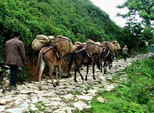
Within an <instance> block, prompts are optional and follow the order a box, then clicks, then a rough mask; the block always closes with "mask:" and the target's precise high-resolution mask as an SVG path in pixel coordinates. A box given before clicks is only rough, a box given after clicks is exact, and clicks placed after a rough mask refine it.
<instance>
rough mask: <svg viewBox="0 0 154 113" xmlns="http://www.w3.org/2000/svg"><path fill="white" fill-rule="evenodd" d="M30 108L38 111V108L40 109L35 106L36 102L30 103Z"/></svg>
mask: <svg viewBox="0 0 154 113" xmlns="http://www.w3.org/2000/svg"><path fill="white" fill-rule="evenodd" d="M30 109H31V110H32V111H37V110H38V109H37V108H36V107H35V105H34V104H30Z"/></svg>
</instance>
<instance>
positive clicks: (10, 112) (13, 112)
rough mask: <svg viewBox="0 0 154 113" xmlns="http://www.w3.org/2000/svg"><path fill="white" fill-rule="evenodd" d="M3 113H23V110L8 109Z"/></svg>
mask: <svg viewBox="0 0 154 113" xmlns="http://www.w3.org/2000/svg"><path fill="white" fill-rule="evenodd" d="M4 112H5V113H23V112H25V111H24V110H23V108H10V109H7V110H5V111H4Z"/></svg>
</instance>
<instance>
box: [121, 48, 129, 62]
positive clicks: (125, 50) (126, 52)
mask: <svg viewBox="0 0 154 113" xmlns="http://www.w3.org/2000/svg"><path fill="white" fill-rule="evenodd" d="M122 53H123V56H124V61H126V58H127V54H128V48H127V45H125V46H124V47H123V49H122Z"/></svg>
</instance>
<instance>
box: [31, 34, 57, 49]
mask: <svg viewBox="0 0 154 113" xmlns="http://www.w3.org/2000/svg"><path fill="white" fill-rule="evenodd" d="M53 39H54V36H48V37H47V36H45V35H37V36H36V38H35V39H34V40H33V42H32V49H33V50H36V51H39V50H40V49H41V48H42V47H44V46H46V45H47V44H48V43H49V42H50V41H51V40H53Z"/></svg>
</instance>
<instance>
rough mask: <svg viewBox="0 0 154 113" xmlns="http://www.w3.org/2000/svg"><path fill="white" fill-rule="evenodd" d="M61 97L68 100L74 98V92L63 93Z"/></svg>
mask: <svg viewBox="0 0 154 113" xmlns="http://www.w3.org/2000/svg"><path fill="white" fill-rule="evenodd" d="M61 97H63V98H64V99H66V100H73V99H74V95H72V94H67V95H63V96H61Z"/></svg>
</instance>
